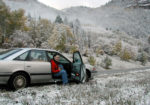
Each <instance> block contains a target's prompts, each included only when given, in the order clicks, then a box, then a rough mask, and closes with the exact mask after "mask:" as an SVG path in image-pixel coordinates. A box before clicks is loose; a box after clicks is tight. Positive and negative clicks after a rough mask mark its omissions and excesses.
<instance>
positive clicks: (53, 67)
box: [51, 59, 60, 73]
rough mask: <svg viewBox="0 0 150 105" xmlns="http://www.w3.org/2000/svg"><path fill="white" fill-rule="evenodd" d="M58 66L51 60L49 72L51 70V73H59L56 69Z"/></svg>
mask: <svg viewBox="0 0 150 105" xmlns="http://www.w3.org/2000/svg"><path fill="white" fill-rule="evenodd" d="M58 68H59V67H58V64H57V63H56V62H55V61H54V60H53V59H52V60H51V70H52V73H58V72H60V70H59V69H58Z"/></svg>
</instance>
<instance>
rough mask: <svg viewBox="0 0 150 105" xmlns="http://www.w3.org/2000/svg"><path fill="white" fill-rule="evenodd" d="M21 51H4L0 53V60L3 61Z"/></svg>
mask: <svg viewBox="0 0 150 105" xmlns="http://www.w3.org/2000/svg"><path fill="white" fill-rule="evenodd" d="M21 50H22V49H9V50H6V51H2V52H0V60H1V59H5V58H7V57H9V56H11V55H13V54H15V53H17V52H19V51H21Z"/></svg>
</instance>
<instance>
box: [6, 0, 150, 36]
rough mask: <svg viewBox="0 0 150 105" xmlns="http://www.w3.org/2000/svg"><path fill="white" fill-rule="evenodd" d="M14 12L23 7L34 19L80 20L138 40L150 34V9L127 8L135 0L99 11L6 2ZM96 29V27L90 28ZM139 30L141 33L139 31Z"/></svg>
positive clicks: (28, 0) (120, 0)
mask: <svg viewBox="0 0 150 105" xmlns="http://www.w3.org/2000/svg"><path fill="white" fill-rule="evenodd" d="M4 1H5V3H6V4H7V5H8V6H9V7H10V8H11V9H13V10H14V9H19V8H23V9H25V11H26V14H27V15H28V14H31V16H32V17H36V18H38V17H39V16H40V17H43V18H47V19H50V20H52V21H54V19H55V17H56V16H57V15H61V16H62V17H63V18H64V17H65V16H66V17H67V18H68V19H69V20H70V21H72V20H75V19H76V18H78V19H79V20H80V22H81V23H82V24H90V25H94V26H97V27H102V28H103V29H109V30H110V31H116V30H119V31H123V32H125V33H127V34H128V35H130V36H136V38H147V36H148V35H150V30H149V29H150V25H149V24H150V10H148V9H140V8H137V9H133V8H126V7H127V6H128V5H129V4H133V3H134V0H112V1H111V2H109V3H107V4H106V5H104V6H102V7H99V8H89V7H82V6H79V7H71V8H66V9H63V10H62V11H59V10H56V9H54V8H51V7H48V6H46V5H44V4H42V3H39V2H38V1H37V0H21V1H20V0H4ZM91 28H93V27H91ZM137 30H138V31H137Z"/></svg>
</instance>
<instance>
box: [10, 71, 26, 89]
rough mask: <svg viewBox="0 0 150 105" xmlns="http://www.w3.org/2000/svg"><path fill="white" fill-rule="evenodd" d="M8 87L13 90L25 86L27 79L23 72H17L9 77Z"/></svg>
mask: <svg viewBox="0 0 150 105" xmlns="http://www.w3.org/2000/svg"><path fill="white" fill-rule="evenodd" d="M9 84H10V87H11V88H12V89H14V90H18V89H21V88H25V87H26V86H27V84H28V80H27V78H26V76H25V75H24V74H23V73H17V74H15V75H13V76H12V78H11V79H10V82H9Z"/></svg>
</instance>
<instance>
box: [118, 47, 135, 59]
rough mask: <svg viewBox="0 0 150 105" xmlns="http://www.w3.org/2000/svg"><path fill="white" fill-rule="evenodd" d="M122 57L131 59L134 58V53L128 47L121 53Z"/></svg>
mask: <svg viewBox="0 0 150 105" xmlns="http://www.w3.org/2000/svg"><path fill="white" fill-rule="evenodd" d="M120 58H121V59H122V60H125V61H129V60H130V59H132V53H131V52H130V51H129V50H128V49H127V48H124V49H123V51H122V52H121V53H120Z"/></svg>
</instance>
